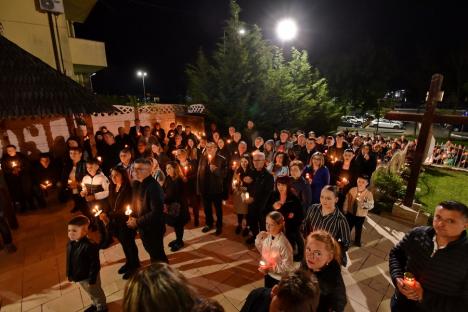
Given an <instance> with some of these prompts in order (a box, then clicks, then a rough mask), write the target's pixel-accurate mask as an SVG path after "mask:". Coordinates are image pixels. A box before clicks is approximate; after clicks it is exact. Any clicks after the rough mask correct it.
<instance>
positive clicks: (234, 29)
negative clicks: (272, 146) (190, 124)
mask: <svg viewBox="0 0 468 312" xmlns="http://www.w3.org/2000/svg"><path fill="white" fill-rule="evenodd" d="M239 13H240V7H239V6H238V5H237V3H236V2H235V1H232V2H231V18H230V19H229V20H228V21H227V24H226V27H225V32H224V36H223V38H222V40H221V41H220V42H219V43H218V45H217V50H216V51H215V52H214V55H213V56H212V58H211V59H208V58H207V57H206V56H205V54H204V53H203V51H200V53H199V56H198V59H197V62H196V64H195V65H190V66H189V67H188V68H187V75H188V78H189V79H188V80H189V95H190V97H191V98H192V99H193V101H194V102H201V103H204V104H205V105H206V107H207V109H208V114H209V117H210V119H212V120H214V121H216V122H218V123H219V124H220V125H222V126H229V125H234V126H236V127H237V128H239V127H242V126H244V125H245V123H246V121H247V120H248V119H252V120H254V121H255V123H256V124H257V127H258V128H259V129H261V130H263V131H265V133H268V134H271V133H272V131H274V130H279V129H280V128H289V129H295V128H301V129H314V130H316V131H319V132H322V131H323V132H325V131H326V132H328V131H331V130H334V129H336V124H337V121H338V120H339V118H338V117H339V116H338V115H339V113H338V112H339V107H338V106H337V105H336V103H335V101H334V100H333V99H331V98H330V96H329V94H328V86H327V82H326V80H325V79H324V78H322V77H321V76H320V73H319V72H318V70H317V69H315V68H313V67H312V66H311V65H310V64H309V61H308V56H307V52H305V51H298V50H296V49H294V48H293V49H292V51H291V59H290V60H289V61H286V60H285V59H284V56H283V53H282V50H281V49H279V48H278V47H276V46H273V45H272V44H270V43H268V42H267V41H266V40H264V39H263V37H262V33H261V30H260V28H259V27H257V26H255V25H254V26H251V27H248V28H247V26H248V25H246V24H244V23H243V22H241V21H240V20H239ZM240 29H245V30H246V31H245V33H244V34H240V32H239V30H240Z"/></svg>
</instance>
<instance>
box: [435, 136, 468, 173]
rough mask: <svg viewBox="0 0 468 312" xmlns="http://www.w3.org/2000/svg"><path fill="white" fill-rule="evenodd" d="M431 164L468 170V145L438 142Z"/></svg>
mask: <svg viewBox="0 0 468 312" xmlns="http://www.w3.org/2000/svg"><path fill="white" fill-rule="evenodd" d="M431 165H434V166H443V167H450V168H454V169H461V170H465V171H468V147H467V146H463V145H455V144H451V143H443V142H440V143H437V142H436V144H435V146H434V150H433V152H432V162H431Z"/></svg>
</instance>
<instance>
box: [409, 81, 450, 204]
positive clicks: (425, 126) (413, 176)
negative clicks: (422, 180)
mask: <svg viewBox="0 0 468 312" xmlns="http://www.w3.org/2000/svg"><path fill="white" fill-rule="evenodd" d="M443 80H444V76H442V75H441V74H434V75H432V79H431V85H430V87H429V94H428V96H427V101H426V111H425V112H424V116H423V118H422V123H421V129H420V130H419V135H418V143H417V145H416V152H415V153H414V158H413V163H412V165H411V173H410V178H409V180H408V186H407V187H406V195H405V198H404V200H403V204H404V205H405V206H406V207H412V206H413V200H414V195H415V193H416V186H417V184H418V178H419V172H420V171H421V165H422V163H423V157H424V155H425V154H424V151H425V150H426V145H427V141H428V138H429V134H430V131H431V128H432V123H433V121H434V111H435V109H436V106H437V101H438V99H439V93H440V89H441V87H442V81H443Z"/></svg>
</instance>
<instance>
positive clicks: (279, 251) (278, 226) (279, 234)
mask: <svg viewBox="0 0 468 312" xmlns="http://www.w3.org/2000/svg"><path fill="white" fill-rule="evenodd" d="M266 229H267V232H265V231H261V232H260V233H258V235H257V238H256V239H255V246H256V247H257V249H258V251H259V252H260V254H261V255H262V260H260V266H259V267H258V270H259V271H260V272H262V273H263V274H265V287H266V288H272V287H273V286H275V285H277V284H278V283H279V281H280V280H281V275H282V274H285V273H288V272H290V271H292V270H293V269H294V266H293V249H292V247H291V244H290V243H289V241H288V239H287V238H286V235H284V233H283V232H284V217H283V215H282V214H281V213H280V212H277V211H272V212H270V213H269V214H268V215H267V217H266Z"/></svg>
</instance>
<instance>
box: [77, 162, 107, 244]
mask: <svg viewBox="0 0 468 312" xmlns="http://www.w3.org/2000/svg"><path fill="white" fill-rule="evenodd" d="M86 171H87V172H88V174H87V175H85V176H84V177H83V180H82V190H81V192H80V196H81V197H83V198H84V199H85V201H86V203H87V204H88V209H89V210H91V211H92V210H93V209H94V210H97V211H96V213H97V212H98V211H99V210H101V211H102V212H108V211H109V203H108V199H107V197H109V180H108V179H107V177H106V176H105V175H104V173H102V171H101V170H100V168H99V162H98V161H97V160H96V159H88V161H87V162H86ZM85 215H87V214H86V213H85ZM95 217H97V216H96V214H95ZM92 220H93V219H92ZM94 220H95V224H96V225H97V228H98V230H99V234H100V236H101V238H100V239H101V240H100V242H99V247H100V248H101V249H105V248H107V247H109V246H110V244H111V243H112V236H110V235H109V232H108V230H107V228H106V227H105V225H104V223H103V221H102V220H101V219H99V218H94Z"/></svg>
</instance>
